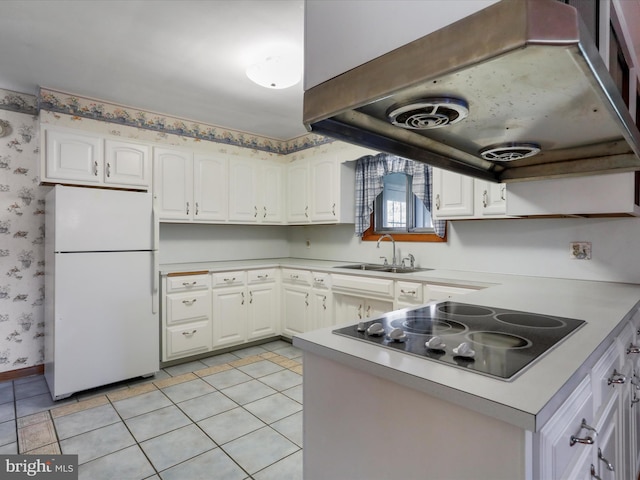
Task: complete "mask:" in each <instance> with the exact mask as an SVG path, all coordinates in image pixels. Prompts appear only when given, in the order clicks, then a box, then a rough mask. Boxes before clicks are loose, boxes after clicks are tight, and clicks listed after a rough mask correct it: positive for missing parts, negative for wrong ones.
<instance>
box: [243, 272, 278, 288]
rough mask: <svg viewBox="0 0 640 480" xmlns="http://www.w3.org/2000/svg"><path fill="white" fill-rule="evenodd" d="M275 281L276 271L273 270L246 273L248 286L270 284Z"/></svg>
mask: <svg viewBox="0 0 640 480" xmlns="http://www.w3.org/2000/svg"><path fill="white" fill-rule="evenodd" d="M276 279H277V270H276V269H275V268H265V269H261V270H249V271H248V272H247V282H248V283H250V284H252V285H253V284H256V283H270V282H275V281H276Z"/></svg>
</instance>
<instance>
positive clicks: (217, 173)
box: [193, 153, 229, 222]
mask: <svg viewBox="0 0 640 480" xmlns="http://www.w3.org/2000/svg"><path fill="white" fill-rule="evenodd" d="M228 165H229V162H228V161H227V159H226V158H223V157H221V156H220V155H210V154H203V153H196V154H195V155H194V157H193V202H194V210H193V219H194V221H198V222H208V221H225V220H226V219H227V211H228V202H229V201H228V191H229V184H228V182H227V175H228V173H227V170H228Z"/></svg>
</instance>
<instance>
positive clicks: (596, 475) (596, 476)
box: [591, 463, 602, 480]
mask: <svg viewBox="0 0 640 480" xmlns="http://www.w3.org/2000/svg"><path fill="white" fill-rule="evenodd" d="M591 478H595V479H596V480H602V478H600V477H599V476H598V474H597V473H596V467H594V466H593V463H592V464H591Z"/></svg>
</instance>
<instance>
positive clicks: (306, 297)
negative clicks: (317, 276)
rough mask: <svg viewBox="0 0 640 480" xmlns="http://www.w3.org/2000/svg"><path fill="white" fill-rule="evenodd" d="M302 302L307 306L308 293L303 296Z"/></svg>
mask: <svg viewBox="0 0 640 480" xmlns="http://www.w3.org/2000/svg"><path fill="white" fill-rule="evenodd" d="M304 304H305V306H307V307H308V306H309V294H308V293H307V294H306V295H305V296H304Z"/></svg>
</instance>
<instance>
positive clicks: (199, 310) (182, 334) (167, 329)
mask: <svg viewBox="0 0 640 480" xmlns="http://www.w3.org/2000/svg"><path fill="white" fill-rule="evenodd" d="M210 285H211V283H210V277H209V275H208V274H207V273H204V274H196V275H189V274H187V275H174V276H168V277H165V279H164V281H163V291H164V292H165V295H163V297H162V312H163V315H162V331H163V335H162V339H163V341H162V343H163V345H162V355H161V356H162V361H169V360H175V359H178V358H182V357H186V356H189V355H195V354H198V353H203V352H207V351H209V350H210V349H211V287H210Z"/></svg>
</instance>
